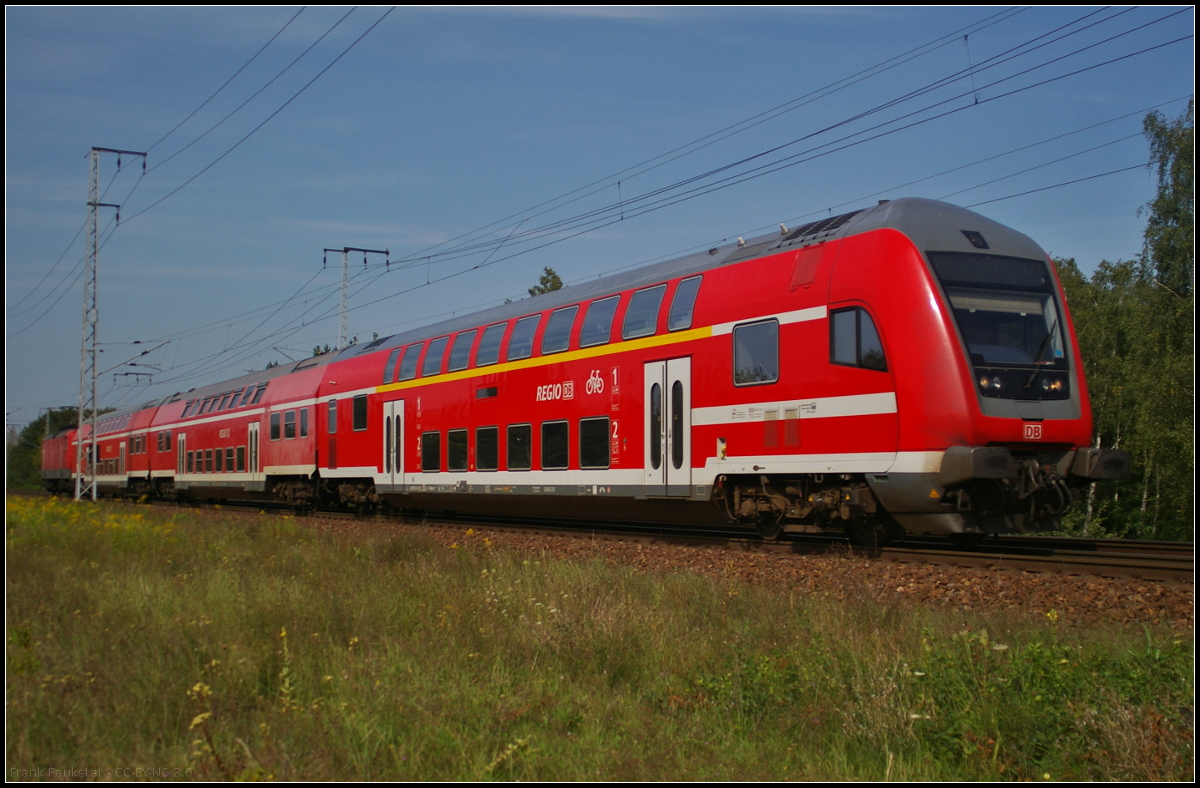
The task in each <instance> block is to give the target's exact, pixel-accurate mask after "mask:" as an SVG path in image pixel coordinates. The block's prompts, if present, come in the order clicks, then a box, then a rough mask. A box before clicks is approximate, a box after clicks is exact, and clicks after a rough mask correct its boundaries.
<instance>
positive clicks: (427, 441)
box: [421, 432, 442, 473]
mask: <svg viewBox="0 0 1200 788" xmlns="http://www.w3.org/2000/svg"><path fill="white" fill-rule="evenodd" d="M441 469H442V433H440V432H425V433H422V434H421V470H422V471H425V472H426V473H437V472H438V471H440V470H441Z"/></svg>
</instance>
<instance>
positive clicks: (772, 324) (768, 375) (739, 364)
mask: <svg viewBox="0 0 1200 788" xmlns="http://www.w3.org/2000/svg"><path fill="white" fill-rule="evenodd" d="M777 380H779V321H778V320H774V319H772V320H763V321H762V322H759V323H749V324H747V325H744V326H735V327H734V329H733V382H734V385H737V386H760V385H763V384H765V383H774V382H775V381H777Z"/></svg>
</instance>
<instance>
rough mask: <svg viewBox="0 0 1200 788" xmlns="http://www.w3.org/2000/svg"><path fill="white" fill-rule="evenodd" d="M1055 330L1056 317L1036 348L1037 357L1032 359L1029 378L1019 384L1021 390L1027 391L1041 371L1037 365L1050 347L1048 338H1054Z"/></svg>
mask: <svg viewBox="0 0 1200 788" xmlns="http://www.w3.org/2000/svg"><path fill="white" fill-rule="evenodd" d="M1057 330H1058V318H1057V317H1056V318H1054V323H1053V324H1051V326H1050V331H1049V333H1047V334H1046V338H1045V339H1043V340H1042V347H1041V349H1040V350H1038V354H1037V358H1035V359H1034V360H1033V372H1030V373H1029V379H1028V380H1026V381H1025V385H1024V386H1021V391H1028V390H1029V387H1030V386H1032V385H1033V381H1034V380H1035V379H1036V378H1037V376H1038V373H1039V372H1041V371H1042V368H1041V366H1039V365H1040V364H1041V363H1042V356H1044V355H1046V351H1047V350H1049V349H1050V340H1051V339H1054V332H1055V331H1057Z"/></svg>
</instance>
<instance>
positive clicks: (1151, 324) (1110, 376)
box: [1055, 104, 1196, 539]
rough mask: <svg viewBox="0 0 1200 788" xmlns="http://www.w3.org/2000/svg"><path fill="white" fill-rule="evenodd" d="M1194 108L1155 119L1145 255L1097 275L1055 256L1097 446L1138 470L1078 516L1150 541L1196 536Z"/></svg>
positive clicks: (1105, 266) (1095, 494)
mask: <svg viewBox="0 0 1200 788" xmlns="http://www.w3.org/2000/svg"><path fill="white" fill-rule="evenodd" d="M1194 126H1195V124H1194V120H1193V107H1192V105H1190V104H1189V106H1188V109H1187V111H1186V112H1185V114H1184V115H1183V116H1182V117H1181V118H1179V119H1178V120H1175V121H1167V120H1164V119H1163V118H1162V117H1161V116H1159V115H1158V114H1157V113H1155V114H1152V115H1150V116H1149V117H1147V118H1146V133H1147V136H1148V137H1149V139H1150V148H1151V154H1152V159H1151V165H1152V166H1153V167H1155V168H1156V170H1157V172H1158V178H1159V185H1158V195H1157V196H1156V197H1155V199H1154V201H1153V202H1151V203H1150V204H1149V205H1148V206H1147V208H1148V209H1149V214H1150V216H1149V219H1148V221H1147V226H1146V246H1145V251H1144V253H1143V255H1142V258H1141V259H1140V260H1136V261H1121V262H1116V263H1110V262H1107V261H1105V262H1102V263H1101V264H1100V265H1099V266H1098V267H1097V269H1096V272H1095V273H1094V274H1093V275H1092V277H1091V279H1090V280H1089V279H1088V278H1087V277H1085V276H1084V275H1083V274H1082V273H1081V272H1080V270H1079V268H1078V266H1077V265H1076V264H1075V261H1074V260H1055V264H1056V266H1057V268H1058V273H1059V277H1060V279H1061V280H1062V283H1063V287H1064V289H1065V290H1066V293H1067V301H1068V302H1069V304H1070V308H1071V314H1072V316H1073V318H1074V321H1075V330H1076V333H1077V335H1078V337H1079V343H1080V350H1081V352H1082V354H1083V361H1084V368H1085V371H1086V374H1087V381H1088V389H1089V391H1090V392H1091V397H1092V410H1093V417H1094V422H1095V432H1094V445H1097V446H1102V447H1107V448H1117V449H1124V450H1126V451H1128V452H1129V453H1130V455H1131V456H1132V458H1133V474H1132V476H1131V478H1130V479H1128V480H1125V481H1121V482H1105V483H1103V484H1098V485H1095V487H1094V489H1093V490H1092V492H1091V494H1090V496H1089V498H1088V501H1087V506H1086V508H1085V510H1084V511H1083V512H1082V513H1081V514H1080V515H1078V516H1077V517H1076V526H1077V527H1078V528H1080V529H1082V530H1084V531H1086V532H1090V533H1097V534H1099V533H1110V534H1118V535H1126V536H1131V537H1143V538H1148V539H1192V538H1194V518H1195V504H1194V500H1193V486H1194V481H1195V456H1194V452H1195V436H1194V430H1195V420H1194V418H1195V417H1194V399H1195V380H1194V370H1195V314H1196V307H1195V292H1194V286H1193V285H1194V281H1195V265H1196V257H1195V249H1194V242H1195V198H1194V196H1193V195H1194V184H1195V170H1194V166H1193V161H1192V159H1193V154H1194V142H1193V140H1194Z"/></svg>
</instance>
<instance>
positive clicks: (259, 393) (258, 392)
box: [250, 383, 267, 405]
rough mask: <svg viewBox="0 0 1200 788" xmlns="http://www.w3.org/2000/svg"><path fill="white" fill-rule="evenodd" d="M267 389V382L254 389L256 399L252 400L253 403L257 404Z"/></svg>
mask: <svg viewBox="0 0 1200 788" xmlns="http://www.w3.org/2000/svg"><path fill="white" fill-rule="evenodd" d="M266 390H267V384H266V383H259V384H258V388H256V389H255V390H254V399H252V400H250V404H251V405H257V404H258V403H259V400H261V399H262V398H263V393H264V392H266Z"/></svg>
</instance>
